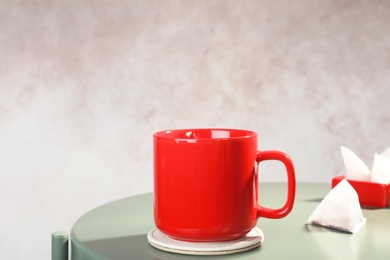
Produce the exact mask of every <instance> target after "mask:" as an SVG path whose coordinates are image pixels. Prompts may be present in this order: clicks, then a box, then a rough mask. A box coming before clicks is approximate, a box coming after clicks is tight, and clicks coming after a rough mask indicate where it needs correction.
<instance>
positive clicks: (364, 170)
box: [340, 146, 370, 181]
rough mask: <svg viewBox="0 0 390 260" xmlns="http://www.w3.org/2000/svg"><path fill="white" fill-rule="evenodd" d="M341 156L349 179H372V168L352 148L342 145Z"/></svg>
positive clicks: (346, 176)
mask: <svg viewBox="0 0 390 260" xmlns="http://www.w3.org/2000/svg"><path fill="white" fill-rule="evenodd" d="M340 151H341V156H342V157H343V161H344V165H345V178H346V179H349V180H358V181H370V170H369V169H368V167H367V165H366V164H365V163H364V162H363V161H362V160H360V158H359V157H357V155H356V154H355V153H354V152H352V151H351V150H350V149H348V148H346V147H343V146H341V148H340Z"/></svg>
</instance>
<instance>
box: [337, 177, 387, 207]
mask: <svg viewBox="0 0 390 260" xmlns="http://www.w3.org/2000/svg"><path fill="white" fill-rule="evenodd" d="M343 179H344V176H338V177H335V178H333V179H332V188H333V187H335V186H336V185H337V184H338V183H339V182H340V181H342V180H343ZM347 181H348V182H349V183H350V184H351V186H352V187H353V188H354V189H355V191H356V193H357V194H358V196H359V202H360V205H363V206H369V207H376V208H385V207H389V206H390V185H388V184H382V183H375V182H368V181H356V180H347Z"/></svg>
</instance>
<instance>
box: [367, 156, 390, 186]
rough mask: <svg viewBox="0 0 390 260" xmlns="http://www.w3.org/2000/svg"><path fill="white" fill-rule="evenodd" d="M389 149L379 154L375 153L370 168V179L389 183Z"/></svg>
mask: <svg viewBox="0 0 390 260" xmlns="http://www.w3.org/2000/svg"><path fill="white" fill-rule="evenodd" d="M388 150H389V151H390V149H387V150H386V151H385V152H383V153H381V154H375V157H374V163H373V164H372V169H371V181H372V182H377V183H383V184H389V183H390V152H389V151H388Z"/></svg>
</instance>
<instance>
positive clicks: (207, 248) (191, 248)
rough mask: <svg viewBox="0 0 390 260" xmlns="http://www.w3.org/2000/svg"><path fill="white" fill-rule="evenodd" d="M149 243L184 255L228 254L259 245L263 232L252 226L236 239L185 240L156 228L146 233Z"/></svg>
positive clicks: (262, 238) (261, 241)
mask: <svg viewBox="0 0 390 260" xmlns="http://www.w3.org/2000/svg"><path fill="white" fill-rule="evenodd" d="M148 241H149V244H150V245H152V246H153V247H155V248H158V249H161V250H163V251H167V252H172V253H178V254H185V255H228V254H234V253H238V252H244V251H248V250H251V249H254V248H256V247H259V246H260V245H261V244H262V243H263V241H264V233H263V231H261V230H260V229H259V228H257V227H254V228H253V229H252V230H251V231H250V232H249V233H248V234H246V235H245V236H244V237H241V238H239V239H236V240H230V241H223V242H187V241H180V240H176V239H172V238H170V237H169V236H167V235H166V234H164V233H163V232H161V231H160V230H158V229H157V228H155V229H153V230H151V231H150V232H149V233H148Z"/></svg>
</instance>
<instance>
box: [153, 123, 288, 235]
mask: <svg viewBox="0 0 390 260" xmlns="http://www.w3.org/2000/svg"><path fill="white" fill-rule="evenodd" d="M265 160H280V161H281V162H282V163H283V164H284V165H285V167H286V170H287V174H288V198H287V200H286V203H285V205H284V206H283V207H282V208H280V209H268V208H264V207H261V206H259V205H258V203H257V201H258V194H257V190H258V189H257V187H258V185H257V182H258V176H257V172H256V171H257V170H256V169H257V163H260V162H261V161H265ZM294 198H295V172H294V166H293V163H292V161H291V159H290V158H289V157H288V155H286V154H285V153H283V152H279V151H258V149H257V135H256V133H254V132H251V131H247V130H232V129H183V130H171V131H162V132H158V133H156V134H154V220H155V224H156V226H157V227H158V228H159V229H160V230H161V231H163V232H164V233H166V234H167V235H169V236H171V237H173V238H175V239H181V240H188V241H223V240H231V239H236V238H239V237H241V236H243V235H245V234H246V233H247V232H248V231H250V230H251V229H252V228H253V227H254V226H255V225H256V222H257V219H258V217H267V218H282V217H284V216H286V215H287V214H288V213H289V212H290V211H291V209H292V207H293V204H294Z"/></svg>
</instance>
